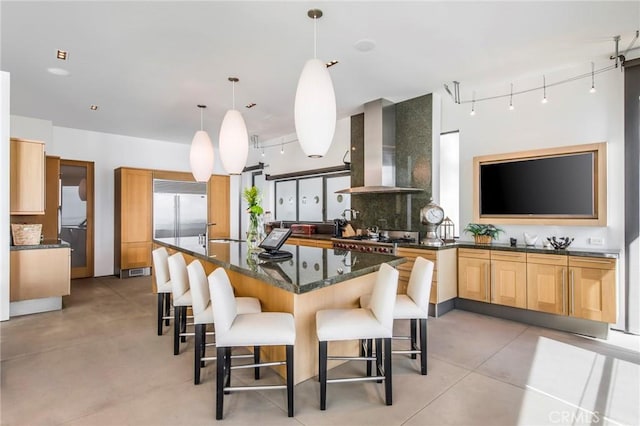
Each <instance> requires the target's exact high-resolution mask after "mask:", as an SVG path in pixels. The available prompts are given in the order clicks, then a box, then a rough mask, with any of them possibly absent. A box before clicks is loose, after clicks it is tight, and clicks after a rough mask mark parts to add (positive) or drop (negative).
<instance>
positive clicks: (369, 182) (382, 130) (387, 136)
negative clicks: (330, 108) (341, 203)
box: [336, 99, 423, 195]
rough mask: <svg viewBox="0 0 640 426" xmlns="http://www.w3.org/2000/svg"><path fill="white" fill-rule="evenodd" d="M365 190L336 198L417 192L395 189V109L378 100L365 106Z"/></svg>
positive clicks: (345, 191) (357, 189)
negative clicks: (350, 195)
mask: <svg viewBox="0 0 640 426" xmlns="http://www.w3.org/2000/svg"><path fill="white" fill-rule="evenodd" d="M363 157H364V186H357V187H353V188H346V189H341V190H340V191H336V194H352V195H357V194H401V193H404V194H410V193H418V192H422V191H423V190H422V189H419V188H403V187H398V186H396V106H395V105H394V104H393V103H392V102H390V101H388V100H386V99H378V100H375V101H371V102H368V103H366V104H364V155H363ZM353 167H354V164H353V163H352V164H351V168H352V170H353Z"/></svg>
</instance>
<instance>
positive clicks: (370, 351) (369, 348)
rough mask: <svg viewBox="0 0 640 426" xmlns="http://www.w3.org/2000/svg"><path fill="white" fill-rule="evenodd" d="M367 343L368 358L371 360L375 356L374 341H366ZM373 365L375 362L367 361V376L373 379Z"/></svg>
mask: <svg viewBox="0 0 640 426" xmlns="http://www.w3.org/2000/svg"><path fill="white" fill-rule="evenodd" d="M366 342H367V354H366V356H367V357H369V358H371V357H372V356H373V340H372V339H366ZM372 365H373V361H371V360H368V361H367V376H368V377H371V370H372V368H371V366H372Z"/></svg>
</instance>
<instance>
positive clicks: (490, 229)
mask: <svg viewBox="0 0 640 426" xmlns="http://www.w3.org/2000/svg"><path fill="white" fill-rule="evenodd" d="M464 232H467V233H469V234H471V235H473V238H474V239H475V241H476V244H491V240H495V239H498V235H499V234H500V233H501V232H504V231H503V230H502V229H500V228H496V227H495V226H493V225H491V224H488V225H484V224H480V223H470V224H468V225H467V227H466V228H464Z"/></svg>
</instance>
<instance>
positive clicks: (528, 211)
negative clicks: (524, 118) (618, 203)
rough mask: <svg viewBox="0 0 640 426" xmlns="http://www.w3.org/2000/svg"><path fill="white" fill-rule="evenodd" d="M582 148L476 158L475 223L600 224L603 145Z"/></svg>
mask: <svg viewBox="0 0 640 426" xmlns="http://www.w3.org/2000/svg"><path fill="white" fill-rule="evenodd" d="M600 145H602V146H600ZM584 147H585V146H580V147H568V148H567V149H566V150H562V149H552V150H547V151H530V152H527V153H514V154H509V155H507V154H505V155H499V156H485V157H476V158H475V159H474V160H475V164H474V166H475V167H474V168H475V169H476V174H477V176H476V188H475V192H476V201H475V202H476V211H477V218H478V219H480V220H479V221H480V222H482V219H486V220H485V222H486V221H494V222H498V223H500V222H501V223H532V220H537V221H538V222H537V223H540V224H553V223H556V224H565V223H566V221H567V220H572V221H575V224H585V225H596V224H602V220H603V219H604V214H605V212H604V211H603V207H602V204H600V203H601V202H602V201H603V200H602V199H601V198H602V197H605V198H606V193H605V190H606V186H604V185H603V183H604V180H605V179H606V178H605V175H604V173H603V169H604V165H605V164H606V163H604V161H603V160H604V155H605V153H604V144H594V145H588V146H587V147H589V148H590V149H583V148H584ZM578 148H579V149H578ZM591 148H593V149H591ZM605 209H606V208H605ZM601 216H602V217H601ZM500 219H502V220H500ZM581 221H582V222H581ZM566 224H568V223H566Z"/></svg>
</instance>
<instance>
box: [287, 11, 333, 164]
mask: <svg viewBox="0 0 640 426" xmlns="http://www.w3.org/2000/svg"><path fill="white" fill-rule="evenodd" d="M307 16H309V18H311V19H313V59H309V60H308V61H307V62H306V63H305V65H304V68H303V69H302V74H300V79H299V80H298V88H297V90H296V100H295V107H294V110H295V125H296V134H297V136H298V141H299V142H300V147H301V148H302V151H304V153H305V154H306V155H307V156H308V157H311V158H320V157H323V156H324V155H325V154H326V153H327V151H328V150H329V147H330V146H331V142H332V141H333V134H334V133H335V130H336V95H335V92H334V91H333V83H332V82H331V76H330V75H329V71H328V70H327V66H326V64H325V63H324V62H322V61H321V60H320V59H318V58H317V57H316V56H317V28H316V27H317V19H318V18H320V17H322V11H321V10H319V9H311V10H309V11H308V12H307Z"/></svg>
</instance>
